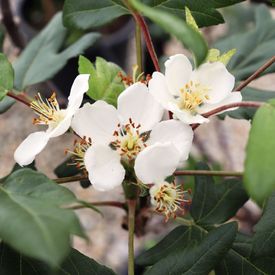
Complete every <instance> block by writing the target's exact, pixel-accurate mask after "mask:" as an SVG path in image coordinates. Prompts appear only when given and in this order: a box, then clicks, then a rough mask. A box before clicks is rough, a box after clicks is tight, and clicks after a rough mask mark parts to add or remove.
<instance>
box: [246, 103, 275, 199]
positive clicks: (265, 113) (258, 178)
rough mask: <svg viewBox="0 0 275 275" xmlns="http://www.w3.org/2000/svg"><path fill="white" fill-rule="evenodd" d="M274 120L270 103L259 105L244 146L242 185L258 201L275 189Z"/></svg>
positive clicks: (274, 115)
mask: <svg viewBox="0 0 275 275" xmlns="http://www.w3.org/2000/svg"><path fill="white" fill-rule="evenodd" d="M274 121H275V108H274V107H273V106H272V105H270V104H266V105H264V106H262V107H260V108H259V109H258V111H257V112H256V114H255V116H254V119H253V121H252V127H251V130H250V134H249V139H248V144H247V148H246V160H245V171H244V185H245V188H246V190H247V191H248V193H249V195H250V196H251V197H252V198H253V199H254V200H256V201H257V202H259V203H262V202H263V201H264V200H265V199H266V198H268V197H269V196H270V195H271V193H272V191H273V190H275V170H274V166H275V156H274V154H273V152H274V151H275V139H274V136H275V123H274ZM259 184H260V185H259Z"/></svg>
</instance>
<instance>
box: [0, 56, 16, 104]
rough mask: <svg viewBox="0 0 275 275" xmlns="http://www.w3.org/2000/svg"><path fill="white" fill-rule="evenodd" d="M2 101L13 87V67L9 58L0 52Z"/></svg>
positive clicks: (0, 90)
mask: <svg viewBox="0 0 275 275" xmlns="http://www.w3.org/2000/svg"><path fill="white" fill-rule="evenodd" d="M0 72H1V73H0V101H2V100H3V99H4V97H5V96H6V94H7V92H8V91H9V90H11V89H12V88H13V74H14V73H13V68H12V65H11V64H10V62H9V60H8V58H7V57H6V56H5V55H4V54H2V53H0Z"/></svg>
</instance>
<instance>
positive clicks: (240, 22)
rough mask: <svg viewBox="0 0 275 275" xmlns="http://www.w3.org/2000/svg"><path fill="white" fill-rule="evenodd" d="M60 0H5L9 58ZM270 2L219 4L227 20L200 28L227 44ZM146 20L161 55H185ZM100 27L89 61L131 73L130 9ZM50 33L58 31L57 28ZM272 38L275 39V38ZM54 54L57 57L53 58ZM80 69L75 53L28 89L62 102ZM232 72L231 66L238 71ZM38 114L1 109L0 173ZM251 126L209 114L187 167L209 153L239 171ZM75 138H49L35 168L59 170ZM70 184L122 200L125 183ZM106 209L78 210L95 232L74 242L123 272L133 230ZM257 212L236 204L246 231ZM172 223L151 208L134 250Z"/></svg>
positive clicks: (94, 197) (89, 195) (84, 195)
mask: <svg viewBox="0 0 275 275" xmlns="http://www.w3.org/2000/svg"><path fill="white" fill-rule="evenodd" d="M63 2H64V1H62V0H11V1H3V0H2V1H1V11H0V14H1V22H2V24H1V26H0V28H1V29H4V28H5V29H6V32H5V35H4V34H3V32H1V37H0V39H1V40H2V41H3V52H4V53H5V54H6V55H7V56H8V57H9V60H10V61H11V62H15V61H16V60H17V58H18V56H20V54H21V52H22V50H23V49H24V48H25V47H26V45H27V44H28V43H29V42H30V41H31V39H32V38H33V37H35V36H36V35H37V34H38V33H39V32H40V31H41V30H42V29H43V28H44V27H45V26H46V25H47V24H48V23H49V21H50V20H51V19H52V17H53V16H54V15H55V14H56V13H57V12H59V11H60V10H62V7H63ZM260 2H261V3H260ZM268 3H269V2H268V1H253V3H252V2H249V1H245V2H243V3H241V4H237V5H235V6H232V7H228V8H224V9H222V10H220V11H221V12H222V14H223V16H224V18H225V21H226V22H227V23H226V24H220V25H217V26H211V27H207V28H203V33H204V35H205V37H206V39H207V41H208V42H209V45H210V46H211V45H215V44H217V45H218V44H220V45H222V43H223V40H224V39H227V38H228V37H231V36H232V37H234V35H235V34H239V33H246V32H248V31H250V30H252V29H255V28H256V25H255V20H256V16H255V14H256V10H257V9H258V8H259V5H260V4H261V5H266V6H267V7H268V9H269V10H270V12H271V14H272V17H273V19H275V9H274V8H271V7H270V6H269V5H268ZM148 23H149V27H150V31H151V34H152V38H153V42H154V45H155V47H156V51H157V54H158V56H159V57H160V60H161V61H165V60H166V58H167V57H168V56H170V55H173V54H177V53H185V54H187V55H188V53H187V52H186V50H185V49H184V48H183V47H182V45H181V44H180V43H179V42H177V41H176V40H175V39H174V38H171V37H170V36H169V35H167V33H165V32H163V31H162V30H161V29H160V28H159V27H158V26H156V25H154V24H152V23H151V22H148ZM9 24H14V27H13V28H12V27H10V26H11V25H9ZM97 31H99V32H100V33H101V34H102V36H101V38H100V39H98V40H97V42H96V43H95V44H94V45H92V46H91V47H86V49H85V51H84V53H83V55H84V56H85V57H87V58H88V59H90V60H91V61H95V58H96V56H101V57H103V58H105V59H106V60H107V61H112V62H115V63H117V64H118V65H120V66H121V67H122V68H123V69H124V70H125V71H126V72H127V73H129V74H131V70H132V65H133V64H135V63H136V59H135V40H134V36H135V24H134V22H133V20H132V19H131V17H130V16H123V17H120V18H119V19H117V20H115V21H114V22H112V23H110V24H108V25H106V26H104V27H102V28H99V29H97ZM274 32H275V28H274V29H273V33H274ZM83 35H84V33H83V32H82V31H70V32H69V33H67V35H66V37H65V39H64V41H62V44H61V45H60V47H59V49H58V50H59V51H61V50H62V49H64V48H66V47H67V46H68V45H70V44H72V43H74V42H75V41H77V40H78V39H79V38H80V37H82V36H83ZM52 39H58V38H57V37H54V36H53V37H52ZM237 42H238V41H236V43H237ZM49 43H50V42H49ZM224 43H226V42H224ZM273 45H275V42H274V44H273ZM255 46H256V45H255ZM273 47H275V46H273ZM143 50H144V68H145V72H146V73H152V72H153V71H154V67H153V65H152V62H151V61H150V58H149V56H148V54H147V52H146V48H145V45H143ZM274 52H275V49H274ZM273 54H274V53H273ZM56 62H59V61H58V60H57V59H56ZM263 63H264V62H263ZM41 66H42V67H43V63H41ZM77 69H78V58H77V57H76V58H70V59H69V60H68V62H67V63H66V65H64V66H63V67H62V68H61V69H60V70H58V72H56V73H55V75H54V77H52V78H51V80H49V81H45V82H43V83H41V84H39V85H33V86H30V87H29V88H28V93H29V94H30V95H34V94H36V93H37V92H38V91H39V92H41V93H42V94H44V95H45V96H49V95H50V94H51V93H52V91H55V92H56V93H57V96H58V100H59V101H60V102H61V104H62V105H66V102H67V95H68V93H69V91H70V86H71V84H72V82H73V80H74V77H75V76H76V75H77V73H78V71H77ZM235 71H237V70H235ZM232 73H233V74H234V71H233V72H232ZM250 86H251V87H254V88H259V89H263V90H270V91H275V74H274V73H273V74H268V75H265V76H263V77H260V78H259V79H257V80H256V81H253V82H252V83H251V85H250ZM0 109H1V105H0ZM33 117H34V114H33V112H32V111H31V110H29V109H28V108H26V107H25V106H24V105H21V104H19V103H17V104H15V105H13V106H12V107H11V108H10V109H9V110H8V111H7V112H5V113H4V114H1V115H0V145H1V147H0V163H1V164H0V178H1V177H4V176H5V175H7V174H8V173H9V172H10V171H11V169H12V167H13V166H14V160H13V152H14V151H15V149H16V147H17V146H18V145H19V143H20V142H21V141H22V140H23V139H24V138H25V137H26V136H27V135H28V134H29V133H31V132H33V131H36V129H37V127H36V126H34V125H33V124H32V118H33ZM249 128H250V123H249V122H248V121H246V120H242V119H233V118H230V117H226V118H225V119H224V120H220V119H218V118H211V122H210V123H209V124H208V125H202V126H201V127H199V128H198V130H196V131H195V142H194V147H193V149H192V154H191V158H190V161H189V162H188V163H186V167H189V168H191V169H193V168H194V167H193V166H192V165H193V164H192V163H193V161H192V160H194V159H195V160H203V159H207V160H208V161H209V163H210V165H212V167H215V169H224V170H232V171H242V170H243V162H244V150H245V146H246V142H247V137H248V132H249ZM73 141H74V137H73V135H71V134H69V133H68V134H66V135H63V136H61V137H58V138H56V139H54V140H52V141H50V143H49V144H48V146H47V148H46V150H44V151H43V152H42V153H41V154H40V155H39V156H38V157H37V160H36V166H37V168H38V169H39V170H40V171H42V172H43V173H45V174H46V175H48V176H49V177H50V178H56V177H57V176H56V174H55V173H54V170H55V168H56V167H57V166H58V165H59V164H60V163H62V162H63V161H64V159H65V158H66V157H65V155H64V150H65V149H66V148H72V146H73ZM179 180H180V181H184V183H185V184H186V185H187V186H191V185H192V181H193V179H192V178H191V177H185V178H181V179H179ZM66 186H68V188H70V189H71V190H72V191H74V192H75V193H76V195H77V196H78V197H79V198H81V199H84V200H87V201H101V200H123V194H122V190H121V188H118V189H116V190H115V191H112V192H103V193H102V192H98V191H96V190H94V189H92V188H90V187H89V186H87V184H86V185H85V184H82V186H81V185H80V184H79V183H77V182H75V183H69V184H66ZM83 187H88V188H83ZM102 212H103V214H104V217H101V216H100V215H98V214H97V213H95V212H93V211H91V210H89V209H85V210H78V214H79V217H80V219H81V222H82V225H83V226H84V228H85V230H86V231H87V232H88V235H89V237H90V242H89V243H86V242H85V241H84V240H81V239H79V238H75V239H74V241H73V242H74V246H75V247H76V248H77V249H78V250H80V251H81V252H83V253H84V254H86V255H88V256H90V257H92V258H94V259H95V260H97V261H99V262H101V263H104V264H106V265H108V266H111V267H112V268H113V269H114V270H115V271H117V272H119V273H121V274H123V272H124V269H125V267H126V261H127V238H128V235H127V231H125V230H124V229H123V228H122V225H123V221H124V216H125V213H124V212H123V210H121V209H113V208H107V207H106V208H103V209H102ZM259 213H260V210H259V209H258V208H257V207H256V206H255V205H254V204H253V203H252V202H248V203H247V204H246V205H245V206H244V208H243V209H241V210H240V211H239V213H238V215H237V217H236V219H238V220H239V221H240V226H241V230H242V231H243V232H246V233H249V232H251V230H252V226H253V224H254V223H255V222H256V221H257V218H258V216H259ZM171 228H173V224H172V223H164V219H163V218H162V217H159V216H157V215H155V216H150V220H149V221H148V222H147V223H146V225H145V226H144V232H142V233H143V234H141V235H144V236H140V237H136V251H137V253H138V252H139V251H142V250H143V249H144V248H148V247H150V246H152V245H153V244H154V241H152V239H153V240H158V239H159V238H161V236H162V234H164V233H165V232H167V231H168V230H170V229H171ZM149 240H151V241H149ZM122 259H124V261H122ZM123 262H125V264H123Z"/></svg>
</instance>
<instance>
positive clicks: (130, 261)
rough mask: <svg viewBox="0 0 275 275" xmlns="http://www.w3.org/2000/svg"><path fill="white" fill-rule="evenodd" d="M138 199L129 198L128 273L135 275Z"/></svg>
mask: <svg viewBox="0 0 275 275" xmlns="http://www.w3.org/2000/svg"><path fill="white" fill-rule="evenodd" d="M136 203H137V201H136V200H128V275H134V274H135V270H134V258H135V254H134V233H135V212H136Z"/></svg>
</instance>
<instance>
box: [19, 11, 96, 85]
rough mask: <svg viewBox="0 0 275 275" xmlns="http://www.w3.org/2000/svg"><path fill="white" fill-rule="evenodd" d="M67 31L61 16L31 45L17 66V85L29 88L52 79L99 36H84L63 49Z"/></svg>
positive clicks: (34, 39) (58, 15)
mask: <svg viewBox="0 0 275 275" xmlns="http://www.w3.org/2000/svg"><path fill="white" fill-rule="evenodd" d="M67 33H68V30H67V29H66V28H64V27H63V25H62V15H61V13H58V14H57V15H55V16H54V18H53V19H52V20H51V21H50V23H49V24H48V25H47V26H46V27H45V28H44V29H43V30H42V31H41V32H40V33H39V34H38V35H37V36H36V37H35V38H33V40H32V41H31V42H30V43H29V44H28V46H27V47H26V48H25V49H24V51H23V52H22V54H21V55H20V57H19V58H18V60H16V62H15V64H14V70H15V86H16V87H17V88H18V89H23V88H25V87H26V86H29V85H32V84H35V83H39V82H42V81H45V80H47V79H49V78H51V77H52V76H53V75H55V74H56V73H57V72H58V71H59V70H60V69H62V68H63V67H64V66H65V64H66V63H67V61H68V60H69V59H70V58H72V57H74V56H77V55H78V54H80V53H82V52H83V50H85V49H86V48H88V47H89V46H91V45H92V44H93V43H94V42H95V41H96V40H97V39H98V37H99V34H98V33H90V34H86V35H84V36H83V37H82V38H80V39H79V40H78V41H77V42H75V43H74V44H72V45H71V46H69V47H68V48H65V49H63V50H61V47H62V45H63V43H64V41H65V39H66V35H67Z"/></svg>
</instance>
